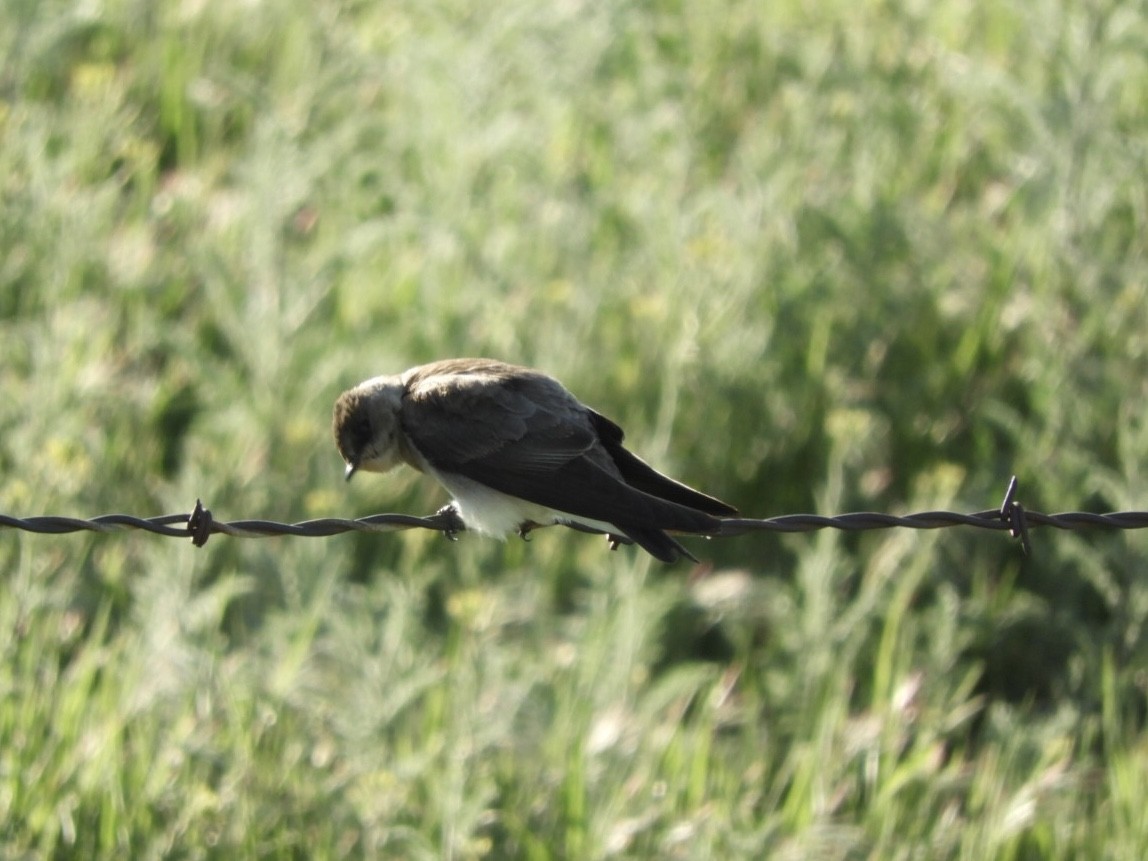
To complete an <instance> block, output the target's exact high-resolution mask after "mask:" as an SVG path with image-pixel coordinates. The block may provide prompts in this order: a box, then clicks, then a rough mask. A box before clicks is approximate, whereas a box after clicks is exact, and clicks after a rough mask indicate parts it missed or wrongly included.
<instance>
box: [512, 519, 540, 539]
mask: <svg viewBox="0 0 1148 861" xmlns="http://www.w3.org/2000/svg"><path fill="white" fill-rule="evenodd" d="M537 528H538V524H537V523H535V522H534V521H533V520H523V521H522V522H521V523H519V524H518V529H517V530H516V531H517V532H518V537H519V538H521V539H522V540H523V541H529V540H530V533H531V532H533V531H534V530H535V529H537Z"/></svg>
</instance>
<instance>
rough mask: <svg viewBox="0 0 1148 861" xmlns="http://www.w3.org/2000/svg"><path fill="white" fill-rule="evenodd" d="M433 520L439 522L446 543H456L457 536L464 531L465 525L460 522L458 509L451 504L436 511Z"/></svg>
mask: <svg viewBox="0 0 1148 861" xmlns="http://www.w3.org/2000/svg"><path fill="white" fill-rule="evenodd" d="M434 519H435V520H438V521H439V522H440V524H441V527H442V534H443V536H444V537H445V538H446V539H447V540H448V541H458V534H459V533H460V532H464V531H466V524H465V523H463V522H462V517H461V516H460V515H459V513H458V507H457V506H456V505H455V504H454V503H453V502H451V503H448V504H447V505H444V506H443V507H442V508H440V509H439V510H438V511H436V512H435V513H434Z"/></svg>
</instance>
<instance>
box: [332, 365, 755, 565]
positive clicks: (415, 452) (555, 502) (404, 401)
mask: <svg viewBox="0 0 1148 861" xmlns="http://www.w3.org/2000/svg"><path fill="white" fill-rule="evenodd" d="M334 433H335V443H336V445H338V447H339V453H340V454H341V455H342V456H343V460H344V461H346V464H347V473H346V477H347V479H348V480H350V478H351V476H353V475H354V474H355V473H356V472H357V471H359V470H363V471H367V472H387V471H388V470H390V469H393V468H394V467H395V466H398V465H399V464H400V463H406V464H409V465H410V466H413V467H414V468H415V469H417V470H419V471H421V472H425V473H428V474H429V475H431V476H433V477H434V478H436V479H437V480H438V481H439V483H440V484H442V485H443V487H445V488H446V489H447V491H449V492H450V494H451V495H452V496H453V497H454V501H453V503H451V506H448V508H452V509H453V512H454V513H455V514H457V515H458V517H459V518H460V519H461V521H462V523H463V524H465V526H466V527H467V528H468V529H474V530H476V531H478V532H481V533H484V534H488V535H494V536H498V537H503V536H505V535H507V534H508V533H510V532H517V533H518V534H519V535H521V536H523V537H526V535H527V533H528V532H529V531H530V530H531V529H534V528H536V527H539V526H550V525H552V524H562V525H565V526H570V527H573V528H575V529H580V530H582V531H590V532H602V533H605V534H606V535H607V536H609V538H610V540H611V542H612V543H614V544H617V543H619V542H621V543H627V544H628V543H631V542H633V543H636V544H639V545H640V546H642V547H643V548H645V549H646V550H647V551H649V553H650V554H651V555H653V556H655V557H656V558H658V559H660V560H662V561H663V562H674V561H676V560H677V559H679V558H680V557H682V556H685V557H687V558H689V559H694V557H693V556H692V555H691V554H690V552H689V551H688V550H686V548H684V547H683V546H682V545H681V544H679V543H678V542H677V541H676V540H674V539H673V538H672V537H670V536H669V535H667V534H666V533H667V531H673V532H685V533H696V534H703V535H704V534H707V533H714V532H716V531H717V530H718V528H719V527H720V524H721V521H720V520H719V518H720V517H728V516H733V515H736V514H737V510H736V509H734V508H732V507H731V506H729V505H726V504H725V503H724V502H721V501H720V500H717V499H714V498H713V497H712V496H706V495H705V494H704V493H700V492H698V491H696V490H693V489H692V488H690V487H687V486H686V485H684V484H681V483H679V482H677V481H674V480H673V479H671V478H667V477H666V476H664V475H662V474H661V473H659V472H657V471H656V470H655V469H653V468H652V467H651V466H649V465H648V464H647V463H645V461H643V460H641V459H640V458H639V457H637V456H636V455H634V454H632V453H630V452H629V451H627V450H626V449H625V448H623V447H622V436H623V434H622V429H621V428H620V427H618V425H616V424H614V422H612V421H610V420H609V419H608V418H606V417H605V416H602V415H600V414H599V413H596V412H595V411H594V410H592V409H590V408H589V407H587V406H585V405H583V404H582V403H580V402H579V401H578V399H577V398H575V397H574V396H573V395H572V394H570V392H568V391H567V390H566V389H565V388H564V387H563V386H562V384H561V383H559V382H558V381H557V380H555V379H554V378H553V377H549V376H547V375H546V374H543V373H541V372H539V371H535V370H531V369H529V368H522V367H518V366H515V365H508V364H506V363H504V362H499V361H496V360H494V359H446V360H443V361H440V362H432V363H431V364H429V365H420V366H418V367H415V368H411V369H410V370H408V371H406V372H405V373H402V374H397V375H394V376H386V377H375V378H374V379H371V380H367V381H366V382H364V383H360V384H359V385H358V386H356V387H355V388H353V389H350V390H349V391H346V392H344V393H343V394H342V395H340V396H339V399H338V401H337V402H336V403H335V411H334ZM695 561H696V560H695Z"/></svg>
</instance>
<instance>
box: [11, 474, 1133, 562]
mask: <svg viewBox="0 0 1148 861" xmlns="http://www.w3.org/2000/svg"><path fill="white" fill-rule="evenodd" d="M1016 495H1017V480H1016V476H1013V477H1012V479H1010V481H1009V484H1008V490H1007V491H1006V493H1005V498H1004V502H1003V503H1001V505H1000V507H999V508H992V509H988V510H986V511H977V512H973V513H972V514H960V513H958V512H955V511H923V512H919V513H917V514H904V515H895V514H881V513H878V512H872V511H860V512H855V513H852V514H838V515H833V516H824V515H819V514H786V515H781V516H779V517H768V518H764V519H753V518H743V517H728V518H722V521H721V528H720V529H719V530H718V531H717V532H716V533H713V535H711V536H709V537H715V538H725V537H731V536H734V535H744V534H746V533H747V532H813V531H815V530H819V529H840V530H844V531H847V532H857V531H863V530H871V529H892V528H895V527H903V528H906V529H943V528H947V527H951V526H973V527H977V528H979V529H989V530H993V531H997V532H1003V531H1007V532H1008V533H1009V535H1011V536H1012V537H1013V538H1016V539H1019V541H1020V543H1021V547H1022V548H1023V550H1024V551H1025V552H1026V553H1027V552H1029V550H1030V549H1031V540H1030V537H1029V530H1030V529H1032V528H1034V527H1038V526H1052V527H1054V528H1056V529H1067V530H1084V529H1144V528H1146V527H1148V511H1117V512H1112V513H1109V514H1090V513H1088V512H1085V511H1066V512H1062V513H1060V514H1041V513H1040V512H1037V511H1028V510H1027V509H1025V508H1024V506H1023V505H1021V504H1020V502H1018V501H1017V499H1016ZM0 528H3V529H17V530H22V531H24V532H34V533H40V534H47V535H59V534H63V533H68V532H119V531H122V530H127V529H141V530H143V531H145V532H150V533H152V534H154V535H164V536H167V537H171V538H190V539H191V541H192V543H193V544H194V545H195V546H196V547H202V546H203V545H204V544H206V543H207V540H208V538H210V537H211V536H212V535H231V536H233V537H236V538H266V537H271V536H279V535H294V536H300V537H306V538H325V537H327V536H330V535H339V534H342V533H346V532H394V531H397V530H400V529H433V530H436V531H438V532H442V533H444V534H445V535H446V536H447V537H449V538H454V537H455V536H456V535H457V534H458V533H459V532H464V531H465V530H466V526H465V524H464V523H463V522H462V521H461V520H460V519H459V517H458V515H457V514H456V513H455V512H454V510H453V509H452V508H451V507H450V506H447V507H445V508H443V509H441V510H439V511H438V512H437V513H435V514H433V515H430V516H429V517H416V516H414V515H410V514H373V515H371V516H369V517H360V518H357V519H355V520H346V519H342V518H335V517H324V518H320V519H317V520H305V521H302V522H300V523H279V522H276V521H274V520H232V521H222V520H216V519H215V518H214V517H213V516H212V514H211V511H210V510H209V509H207V508H206V507H205V506H204V505H203V503H202V502H200V501H199V500H196V503H195V508H194V509H193V510H192V511H191V513H190V514H164V515H161V516H159V517H133V516H132V515H130V514H104V515H101V516H99V517H93V518H91V519H87V520H85V519H81V518H77V517H58V516H52V515H46V516H41V517H24V518H19V517H11V516H9V515H7V514H2V513H0Z"/></svg>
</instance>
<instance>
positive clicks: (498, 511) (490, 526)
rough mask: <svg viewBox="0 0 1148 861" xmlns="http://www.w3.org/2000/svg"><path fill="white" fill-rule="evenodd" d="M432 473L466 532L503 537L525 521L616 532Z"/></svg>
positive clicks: (467, 481)
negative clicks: (448, 495)
mask: <svg viewBox="0 0 1148 861" xmlns="http://www.w3.org/2000/svg"><path fill="white" fill-rule="evenodd" d="M433 474H434V477H435V478H437V479H438V481H439V483H440V484H442V486H443V487H445V488H446V489H447V490H448V491H449V492H450V494H451V496H453V497H454V503H455V507H456V508H457V509H458V514H459V517H461V518H462V522H463V523H465V524H466V527H467V529H473V530H474V531H476V532H481V533H483V534H484V535H492V536H494V537H496V538H505V537H506V536H507V535H509V534H510V533H512V532H518V529H519V527H520V526H522V524H523V523H526V522H530V523H536V524H538V525H539V526H550V525H551V524H554V523H580V524H582V525H583V526H588V527H590V528H591V529H597V530H599V531H601V532H618V531H619V530H618V529H617V528H616V527H614V526H612V525H611V524H609V523H606V522H605V521H601V520H591V519H589V518H586V517H575V516H573V515H571V514H567V513H565V512H562V511H557V510H555V509H553V508H547V507H546V506H544V505H538V504H536V503H533V502H527V501H526V500H525V499H519V498H518V497H516V496H509V495H508V494H505V493H502V492H501V491H498V490H494V489H493V488H490V487H487V486H486V485H485V484H479V483H478V482H477V481H472V480H471V479H469V478H466V477H464V476H461V475H457V474H450V473H441V472H438V471H433Z"/></svg>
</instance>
